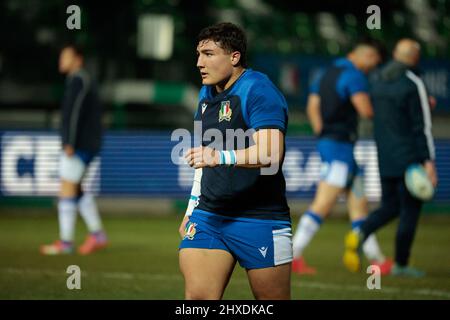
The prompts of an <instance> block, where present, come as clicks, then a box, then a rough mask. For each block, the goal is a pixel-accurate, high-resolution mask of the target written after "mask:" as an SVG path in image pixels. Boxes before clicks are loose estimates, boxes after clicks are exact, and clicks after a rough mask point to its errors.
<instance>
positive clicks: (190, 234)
mask: <svg viewBox="0 0 450 320" xmlns="http://www.w3.org/2000/svg"><path fill="white" fill-rule="evenodd" d="M196 226H197V224H196V223H193V222H190V221H189V222H188V223H187V225H186V228H185V229H184V237H183V239H189V240H194V236H195V233H196V232H197V230H196V229H195V227H196Z"/></svg>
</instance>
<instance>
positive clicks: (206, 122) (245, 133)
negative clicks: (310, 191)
mask: <svg viewBox="0 0 450 320" xmlns="http://www.w3.org/2000/svg"><path fill="white" fill-rule="evenodd" d="M197 53H198V61H197V67H198V68H199V70H200V74H201V76H202V83H203V87H202V89H201V90H200V97H199V103H198V111H197V113H196V115H195V121H198V123H200V124H201V128H202V132H201V134H202V142H201V145H200V146H198V147H194V148H192V149H190V150H188V152H187V154H186V160H187V162H188V164H189V165H190V166H192V167H194V168H195V169H196V170H195V177H194V183H193V187H192V193H191V200H190V201H189V205H188V209H187V211H186V216H185V218H184V219H183V221H182V223H181V225H180V234H181V236H182V238H183V240H182V241H181V244H180V253H179V259H180V268H181V272H182V273H183V276H184V279H185V296H186V298H187V299H220V298H221V297H222V295H223V292H224V290H225V287H226V285H227V283H228V281H229V279H230V276H231V273H232V271H233V269H234V266H235V264H236V262H239V264H240V265H241V266H242V267H244V268H245V269H246V270H247V275H248V278H249V281H250V285H251V288H252V291H253V294H254V296H255V298H256V299H289V298H290V265H291V261H292V243H291V236H292V234H291V233H292V232H291V221H290V215H289V207H288V205H287V201H286V197H285V189H286V184H285V180H284V176H283V173H282V171H281V167H282V163H283V159H284V136H285V133H286V128H287V121H288V110H287V104H286V101H285V99H284V97H283V95H282V94H281V93H280V91H279V90H278V89H277V88H276V87H275V86H274V85H273V83H272V82H271V81H270V80H269V78H268V77H267V76H266V75H264V74H262V73H260V72H256V71H253V70H251V69H248V68H247V64H246V57H245V54H246V38H245V34H244V32H243V31H242V30H241V29H240V28H238V27H237V26H235V25H233V24H231V23H221V24H217V25H214V26H211V27H208V28H206V29H204V30H202V31H201V33H200V35H199V37H198V46H197Z"/></svg>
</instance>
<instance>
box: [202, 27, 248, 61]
mask: <svg viewBox="0 0 450 320" xmlns="http://www.w3.org/2000/svg"><path fill="white" fill-rule="evenodd" d="M197 40H198V42H201V41H204V40H212V41H214V42H216V43H218V45H219V46H220V47H221V48H222V49H224V50H225V51H227V52H230V53H231V52H233V51H239V52H240V53H241V58H240V60H239V64H240V65H241V66H242V67H244V68H246V67H247V37H246V36H245V32H244V31H243V30H242V29H241V28H239V27H238V26H237V25H235V24H233V23H230V22H222V23H218V24H215V25H212V26H209V27H206V28H204V29H203V30H202V31H200V33H199V35H198V37H197Z"/></svg>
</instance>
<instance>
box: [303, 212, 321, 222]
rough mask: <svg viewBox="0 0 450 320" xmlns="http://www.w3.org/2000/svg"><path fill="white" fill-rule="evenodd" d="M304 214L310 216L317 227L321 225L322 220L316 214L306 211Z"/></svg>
mask: <svg viewBox="0 0 450 320" xmlns="http://www.w3.org/2000/svg"><path fill="white" fill-rule="evenodd" d="M305 214H306V215H308V216H310V217H311V218H312V219H313V220H314V221H315V222H316V223H317V224H318V225H321V224H322V222H323V219H322V217H321V216H319V215H318V214H317V213H314V212H313V211H311V210H308V211H306V212H305Z"/></svg>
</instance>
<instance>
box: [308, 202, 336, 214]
mask: <svg viewBox="0 0 450 320" xmlns="http://www.w3.org/2000/svg"><path fill="white" fill-rule="evenodd" d="M309 209H310V210H311V211H312V212H314V213H315V214H317V215H319V216H321V217H322V218H325V217H326V216H327V215H328V213H329V212H330V210H331V205H327V204H326V203H321V202H319V201H313V203H312V204H311V206H310V207H309Z"/></svg>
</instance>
